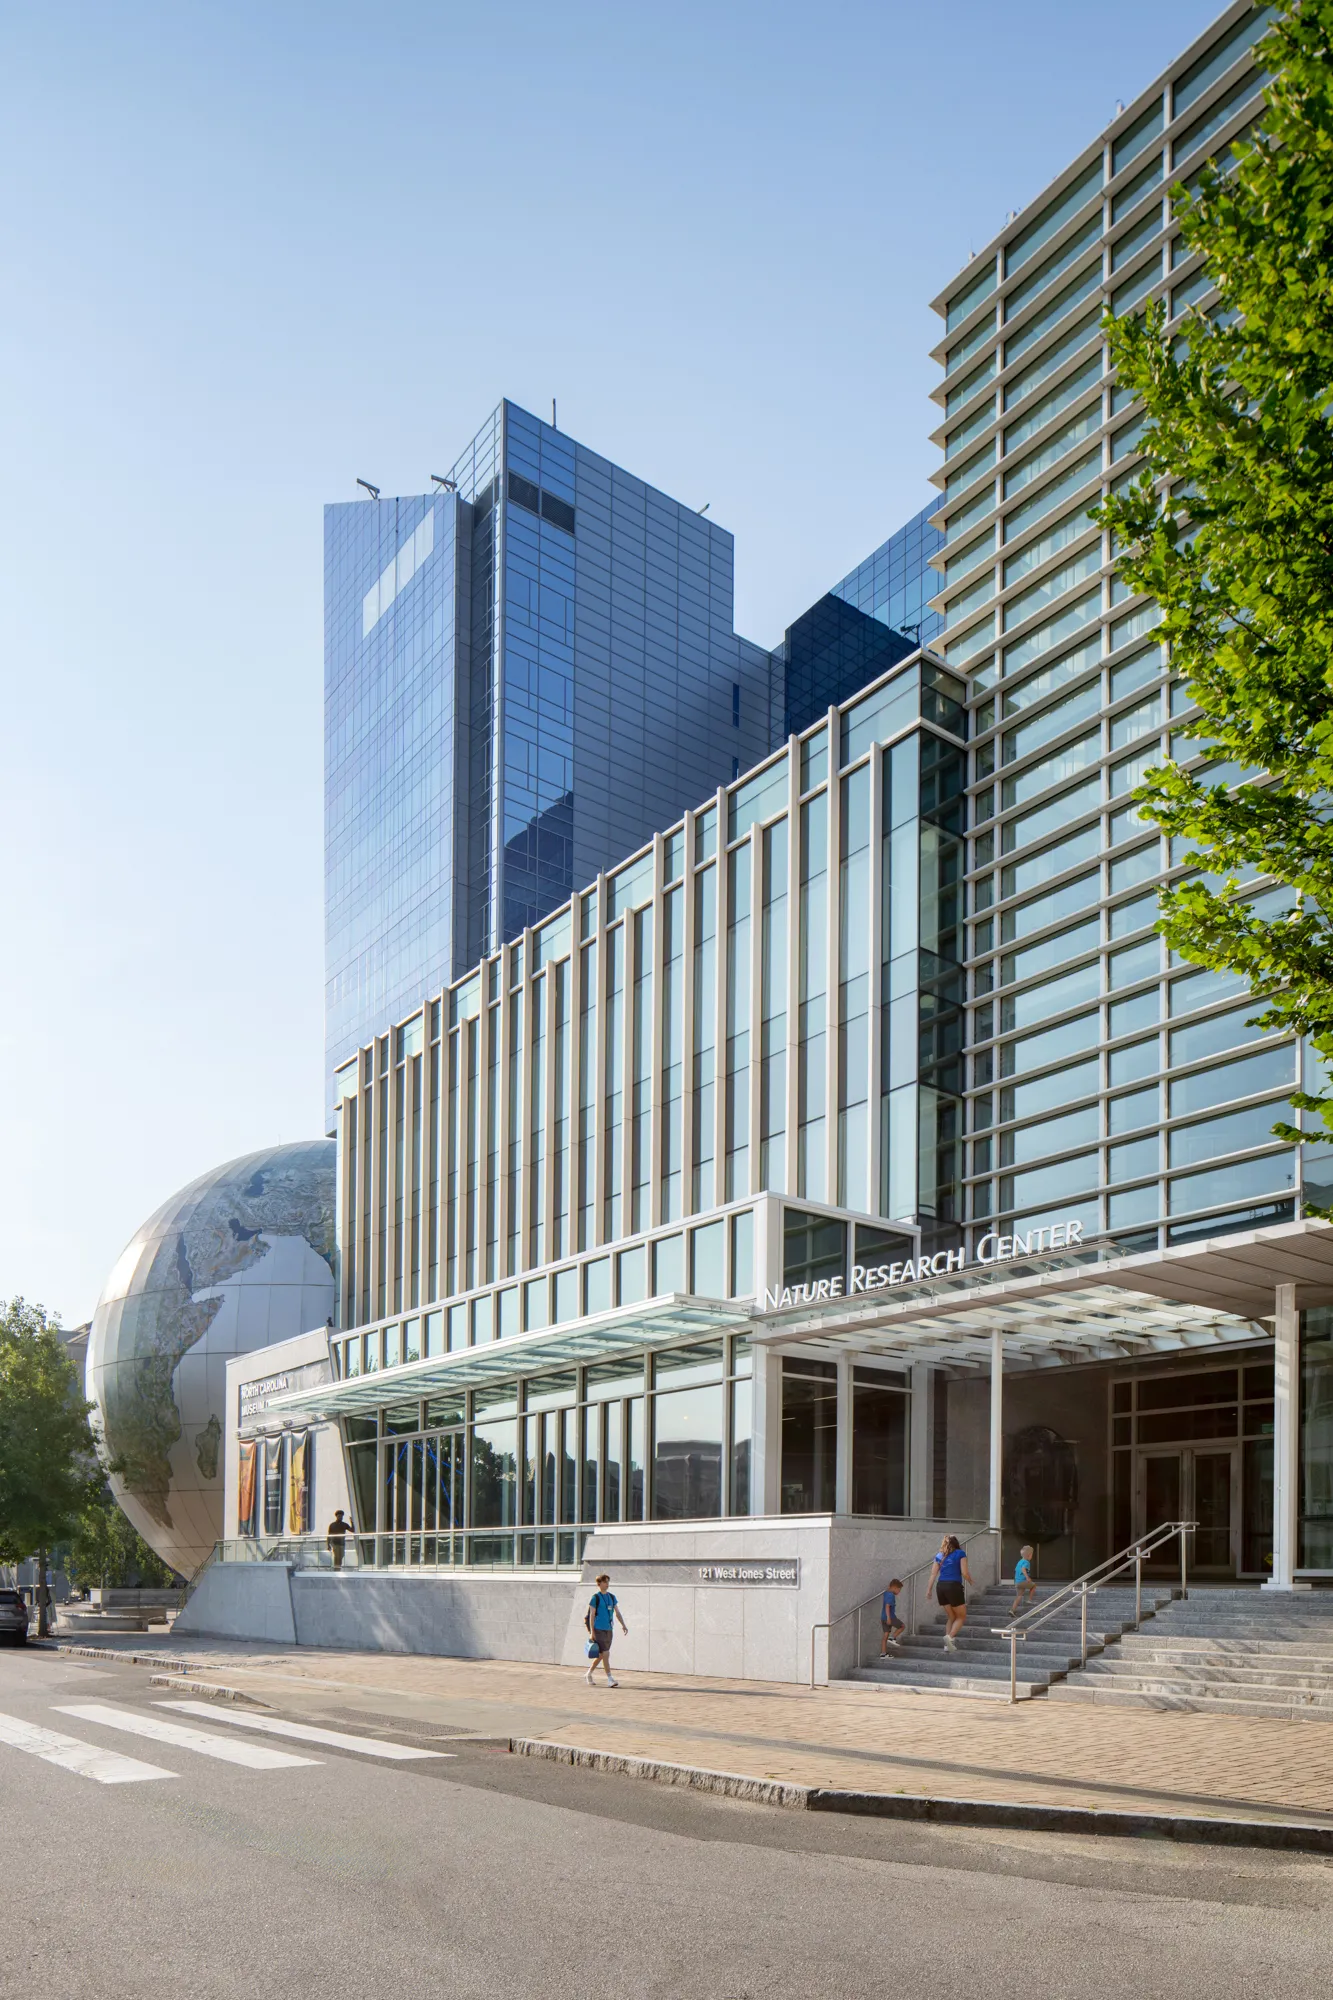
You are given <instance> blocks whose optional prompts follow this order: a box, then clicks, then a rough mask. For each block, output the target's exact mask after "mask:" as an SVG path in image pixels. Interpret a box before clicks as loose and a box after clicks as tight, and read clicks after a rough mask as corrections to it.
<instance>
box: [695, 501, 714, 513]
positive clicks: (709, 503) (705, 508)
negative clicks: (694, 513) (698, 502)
mask: <svg viewBox="0 0 1333 2000" xmlns="http://www.w3.org/2000/svg"><path fill="white" fill-rule="evenodd" d="M712 504H713V503H712V501H711V500H705V501H704V504H703V506H702V507H700V508H699V510H698V511H699V512H700V513H701V514H706V513H707V512H708V510H709V508H710V507H711V506H712Z"/></svg>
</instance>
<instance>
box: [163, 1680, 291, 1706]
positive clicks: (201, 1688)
mask: <svg viewBox="0 0 1333 2000" xmlns="http://www.w3.org/2000/svg"><path fill="white" fill-rule="evenodd" d="M148 1685H149V1687H154V1688H176V1689H178V1690H184V1691H185V1692H186V1693H188V1694H200V1695H203V1696H205V1698H206V1699H207V1700H209V1701H247V1702H249V1703H250V1706H251V1707H252V1708H269V1707H271V1706H272V1704H271V1703H269V1702H267V1701H261V1700H260V1699H259V1697H258V1695H253V1694H251V1693H249V1691H248V1690H247V1689H246V1688H234V1687H224V1686H222V1685H221V1684H220V1683H219V1682H216V1681H196V1680H193V1679H192V1678H191V1677H190V1676H189V1675H188V1674H149V1676H148Z"/></svg>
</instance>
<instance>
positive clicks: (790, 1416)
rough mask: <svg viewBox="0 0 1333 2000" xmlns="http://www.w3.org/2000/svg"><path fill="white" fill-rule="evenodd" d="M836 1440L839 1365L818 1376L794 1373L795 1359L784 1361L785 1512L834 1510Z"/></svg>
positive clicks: (809, 1512)
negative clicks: (820, 1376)
mask: <svg viewBox="0 0 1333 2000" xmlns="http://www.w3.org/2000/svg"><path fill="white" fill-rule="evenodd" d="M816 1365H817V1364H816ZM830 1378H831V1379H830ZM837 1442H838V1382H837V1370H836V1368H830V1370H829V1376H828V1377H826V1378H824V1379H822V1380H818V1381H816V1380H813V1379H811V1378H810V1377H808V1376H804V1375H796V1374H793V1373H792V1364H791V1362H790V1361H784V1362H783V1366H782V1504H781V1511H782V1512H783V1513H784V1514H830V1513H832V1511H833V1506H834V1500H835V1495H836V1483H835V1479H836V1462H837Z"/></svg>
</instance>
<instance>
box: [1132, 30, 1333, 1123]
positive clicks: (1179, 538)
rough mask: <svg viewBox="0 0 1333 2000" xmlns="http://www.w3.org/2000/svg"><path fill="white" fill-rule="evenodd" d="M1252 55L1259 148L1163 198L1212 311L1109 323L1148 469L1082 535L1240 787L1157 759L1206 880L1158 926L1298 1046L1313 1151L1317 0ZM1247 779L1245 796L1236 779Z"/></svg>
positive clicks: (1318, 438)
mask: <svg viewBox="0 0 1333 2000" xmlns="http://www.w3.org/2000/svg"><path fill="white" fill-rule="evenodd" d="M1256 55H1257V59H1258V61H1259V62H1260V64H1261V65H1262V66H1263V67H1264V68H1265V69H1266V70H1267V71H1268V73H1269V81H1268V84H1267V86H1266V89H1265V98H1266V109H1265V111H1264V114H1263V117H1262V123H1261V129H1260V131H1259V132H1258V133H1257V134H1256V135H1255V136H1253V137H1252V138H1250V139H1249V140H1248V141H1247V142H1246V143H1244V144H1241V145H1238V146H1236V147H1233V148H1232V149H1231V157H1230V158H1229V159H1224V160H1221V161H1216V162H1214V163H1213V164H1212V165H1210V166H1209V167H1208V168H1207V169H1206V170H1205V171H1204V172H1203V174H1202V175H1201V176H1199V177H1197V178H1196V179H1195V183H1194V185H1193V186H1192V187H1191V188H1190V189H1181V190H1178V191H1177V192H1176V194H1175V196H1174V208H1175V213H1176V215H1177V216H1178V218H1179V221H1180V228H1181V233H1182V236H1183V238H1184V240H1185V242H1186V243H1187V244H1188V246H1189V249H1190V251H1191V252H1199V253H1201V254H1202V256H1203V259H1204V264H1205V268H1206V270H1207V272H1208V275H1209V277H1210V278H1211V280H1212V282H1213V284H1214V285H1215V286H1216V288H1217V294H1218V297H1217V302H1216V303H1215V304H1214V305H1211V306H1209V307H1208V308H1207V309H1206V310H1204V311H1199V310H1197V309H1191V311H1190V312H1189V313H1188V314H1187V316H1186V318H1185V320H1184V322H1183V325H1182V326H1178V327H1177V328H1176V330H1175V331H1174V332H1169V331H1168V326H1167V313H1166V309H1165V306H1164V305H1163V304H1161V303H1160V302H1154V303H1153V304H1152V305H1150V306H1149V307H1148V309H1147V310H1146V311H1145V312H1142V313H1138V314H1135V315H1132V316H1129V317H1125V318H1121V319H1114V318H1108V322H1107V329H1108V337H1109V341H1110V347H1111V358H1112V361H1113V363H1114V365H1115V368H1116V370H1117V374H1118V377H1119V381H1120V384H1121V385H1122V387H1123V386H1128V387H1130V388H1132V389H1133V390H1134V392H1135V393H1136V394H1137V395H1139V396H1141V397H1142V399H1143V401H1144V404H1145V406H1146V413H1147V422H1146V424H1145V426H1144V430H1143V435H1142V442H1141V446H1140V449H1141V450H1142V451H1143V453H1144V456H1145V458H1146V461H1147V463H1146V467H1145V469H1144V471H1143V472H1142V474H1141V475H1140V476H1139V478H1138V479H1137V480H1136V481H1135V482H1134V484H1133V485H1132V487H1131V488H1130V489H1129V490H1128V491H1126V492H1123V493H1120V494H1118V495H1114V496H1112V497H1111V498H1110V499H1109V500H1108V501H1106V502H1105V503H1104V504H1103V506H1102V507H1101V508H1100V509H1099V510H1098V518H1099V520H1100V521H1101V522H1102V523H1103V525H1105V526H1109V527H1110V528H1111V529H1112V531H1113V535H1114V540H1115V546H1116V548H1117V564H1118V571H1119V575H1120V577H1121V578H1122V579H1123V580H1124V581H1125V582H1126V583H1128V584H1129V585H1130V587H1131V588H1132V589H1133V590H1135V591H1147V592H1149V593H1150V594H1151V596H1152V597H1154V598H1155V599H1156V601H1157V603H1158V604H1159V605H1160V607H1161V611H1162V622H1161V637H1162V639H1163V640H1164V641H1165V643H1166V645H1167V647H1168V648H1169V657H1170V664H1171V667H1172V669H1173V673H1174V675H1175V677H1177V678H1178V679H1179V680H1182V681H1184V682H1185V683H1186V684H1187V687H1188V692H1189V695H1190V697H1191V698H1192V700H1193V701H1194V702H1195V703H1197V705H1198V708H1199V711H1200V713H1199V715H1198V717H1197V718H1195V719H1193V720H1192V721H1191V722H1189V723H1188V724H1187V725H1185V726H1186V728H1187V731H1188V733H1189V734H1190V735H1191V736H1193V737H1194V738H1196V739H1200V742H1199V748H1200V750H1202V749H1204V748H1205V747H1206V746H1211V749H1212V752H1213V754H1214V755H1215V757H1216V758H1218V759H1221V760H1225V763H1226V764H1228V765H1231V766H1234V767H1239V768H1233V769H1230V770H1227V769H1225V768H1224V769H1222V770H1216V769H1214V770H1213V772H1212V773H1211V774H1210V771H1209V770H1208V769H1206V768H1205V769H1204V770H1202V771H1200V772H1195V773H1190V772H1188V771H1186V770H1185V769H1183V768H1182V766H1181V764H1180V762H1178V761H1176V762H1170V763H1166V764H1163V765H1159V766H1157V767H1156V768H1154V769H1153V770H1151V771H1149V772H1148V773H1147V775H1146V777H1145V780H1144V782H1143V784H1142V786H1141V787H1140V789H1139V790H1138V791H1137V792H1136V793H1135V797H1136V798H1137V800H1138V801H1139V802H1140V805H1141V808H1142V810H1143V812H1144V814H1145V815H1146V816H1147V817H1148V818H1149V819H1151V820H1154V821H1155V822H1156V824H1157V825H1158V826H1159V827H1161V828H1162V829H1163V830H1164V831H1165V832H1166V833H1168V834H1169V835H1171V836H1173V837H1174V838H1175V839H1176V840H1177V841H1180V840H1182V839H1183V840H1184V841H1185V842H1186V843H1188V852H1190V853H1193V854H1195V855H1197V856H1198V857H1199V861H1200V866H1201V867H1202V868H1204V869H1206V870H1208V871H1209V873H1210V875H1211V877H1212V878H1213V879H1212V881H1211V883H1210V882H1204V881H1200V880H1199V879H1197V878H1195V879H1194V880H1191V881H1187V882H1184V883H1182V884H1177V885H1176V886H1174V887H1172V888H1170V889H1169V890H1165V891H1164V892H1163V894H1162V898H1161V913H1162V914H1161V921H1160V923H1159V926H1158V928H1159V929H1160V930H1161V931H1162V932H1163V934H1164V935H1165V937H1166V939H1167V941H1168V943H1169V944H1170V945H1171V946H1172V948H1173V949H1174V950H1176V951H1178V952H1179V953H1180V954H1181V955H1182V956H1183V957H1184V958H1186V959H1189V960H1191V961H1193V962H1195V963H1198V964H1202V965H1207V966H1210V967H1212V968H1214V969H1215V970H1219V971H1227V972H1231V973H1234V974H1237V975H1239V976H1240V977H1242V978H1243V979H1244V980H1245V981H1246V982H1247V984H1248V986H1249V988H1250V991H1251V992H1252V993H1253V995H1254V997H1255V999H1256V1000H1257V1001H1258V1002H1260V1003H1261V1004H1262V1007H1263V1012H1262V1014H1261V1015H1259V1016H1258V1017H1257V1018H1258V1019H1259V1020H1260V1021H1261V1022H1262V1024H1263V1025H1264V1026H1265V1027H1271V1028H1281V1029H1284V1030H1287V1031H1291V1032H1294V1033H1296V1034H1298V1035H1300V1036H1304V1037H1308V1038H1309V1041H1310V1042H1311V1043H1312V1044H1313V1047H1314V1048H1315V1050H1316V1051H1317V1052H1318V1054H1319V1056H1320V1058H1321V1059H1322V1069H1321V1076H1320V1083H1321V1085H1322V1086H1323V1087H1321V1088H1315V1089H1311V1090H1309V1091H1308V1092H1306V1091H1297V1092H1295V1093H1294V1094H1293V1102H1294V1103H1295V1104H1296V1105H1297V1106H1298V1107H1299V1108H1301V1109H1302V1110H1305V1111H1307V1112H1311V1113H1315V1114H1317V1118H1316V1119H1315V1121H1314V1129H1315V1130H1316V1131H1317V1132H1318V1136H1319V1137H1320V1138H1321V1139H1323V1140H1327V1137H1328V1134H1329V1133H1333V1091H1330V1089H1329V1088H1328V1078H1329V1077H1330V1076H1331V1075H1333V927H1331V922H1333V432H1331V431H1330V407H1331V406H1333V0H1302V4H1301V5H1300V6H1299V8H1294V9H1291V10H1289V11H1287V12H1285V13H1284V14H1282V15H1280V16H1279V17H1278V18H1277V19H1276V20H1275V21H1274V23H1273V25H1272V26H1271V28H1270V29H1269V30H1268V31H1267V32H1266V33H1265V35H1264V37H1263V39H1262V40H1261V41H1260V42H1259V43H1258V44H1257V48H1256ZM1191 754H1193V755H1197V754H1198V752H1197V751H1196V752H1193V753H1191ZM1259 773H1266V774H1267V778H1266V779H1265V780H1264V781H1263V782H1249V781H1246V782H1242V781H1241V780H1242V777H1243V776H1247V777H1248V778H1249V779H1253V778H1255V777H1256V776H1257V774H1259ZM1179 854H1180V849H1179V848H1177V850H1176V858H1177V859H1179ZM1257 876H1269V877H1276V878H1277V880H1278V882H1280V883H1282V884H1284V885H1285V886H1286V887H1287V888H1288V889H1289V890H1290V891H1291V892H1293V893H1292V895H1291V896H1290V897H1289V898H1287V899H1285V900H1286V901H1287V902H1288V904H1289V907H1288V908H1286V909H1282V910H1277V911H1273V910H1272V909H1271V908H1265V909H1262V910H1261V909H1259V908H1256V907H1252V906H1251V905H1250V904H1247V902H1246V901H1245V900H1244V896H1243V894H1238V888H1239V889H1243V886H1244V884H1245V883H1246V882H1249V881H1253V880H1254V879H1255V877H1257ZM1270 900H1271V899H1270ZM1309 1081H1310V1079H1308V1078H1307V1082H1309ZM1320 1120H1322V1125H1323V1127H1326V1128H1327V1130H1326V1131H1325V1130H1321V1129H1320V1127H1319V1121H1320ZM1275 1129H1276V1130H1278V1131H1279V1132H1280V1133H1281V1134H1282V1135H1283V1136H1285V1137H1289V1138H1299V1137H1301V1136H1302V1135H1301V1134H1300V1133H1299V1132H1297V1131H1295V1130H1294V1129H1293V1128H1292V1127H1291V1126H1289V1125H1286V1124H1285V1123H1284V1124H1282V1125H1279V1126H1278V1127H1276V1128H1275Z"/></svg>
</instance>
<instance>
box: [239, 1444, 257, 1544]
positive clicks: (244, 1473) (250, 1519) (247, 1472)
mask: <svg viewBox="0 0 1333 2000" xmlns="http://www.w3.org/2000/svg"><path fill="white" fill-rule="evenodd" d="M257 1459H258V1447H257V1446H256V1444H255V1442H254V1440H253V1439H251V1441H250V1442H249V1443H248V1444H243V1445H242V1446H241V1490H240V1495H239V1498H238V1500H237V1503H236V1525H237V1528H238V1530H239V1532H240V1533H241V1534H243V1535H253V1533H254V1531H255V1465H256V1461H257Z"/></svg>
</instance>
